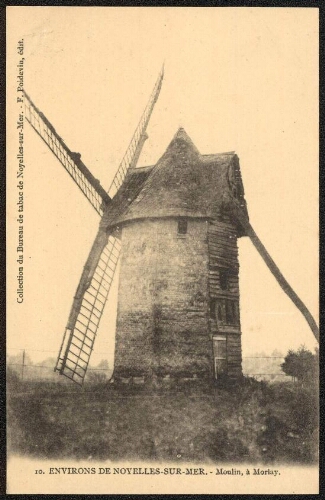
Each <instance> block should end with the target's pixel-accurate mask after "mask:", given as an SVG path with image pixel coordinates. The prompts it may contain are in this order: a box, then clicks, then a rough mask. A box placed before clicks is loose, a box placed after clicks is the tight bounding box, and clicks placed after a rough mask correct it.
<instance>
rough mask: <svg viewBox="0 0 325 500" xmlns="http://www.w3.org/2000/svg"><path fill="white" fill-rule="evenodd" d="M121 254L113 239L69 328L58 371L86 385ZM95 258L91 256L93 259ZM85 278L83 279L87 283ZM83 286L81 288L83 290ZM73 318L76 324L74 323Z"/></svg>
mask: <svg viewBox="0 0 325 500" xmlns="http://www.w3.org/2000/svg"><path fill="white" fill-rule="evenodd" d="M119 253H120V241H119V240H118V239H117V238H115V237H113V236H109V238H108V243H107V244H106V246H105V247H104V249H103V250H102V251H101V253H100V256H99V258H98V261H97V264H96V263H95V269H94V272H93V274H92V276H90V277H89V280H88V282H86V285H85V286H84V284H83V283H80V285H81V286H82V287H83V289H84V291H83V293H82V296H81V298H79V297H78V293H77V294H76V297H75V302H74V305H73V308H72V312H71V315H70V319H69V322H68V325H67V327H66V330H65V333H64V337H63V341H62V344H61V349H60V352H59V356H58V360H57V364H56V367H55V371H59V372H60V374H62V375H65V376H66V377H67V378H69V379H71V380H73V381H74V382H76V383H77V384H79V385H82V384H83V382H84V378H85V375H86V371H87V368H88V364H89V360H90V356H91V353H92V351H93V345H94V342H95V339H96V335H97V330H98V326H99V323H100V319H101V317H102V313H103V310H104V307H105V304H106V300H107V296H108V293H109V290H110V287H111V284H112V281H113V277H114V273H115V269H116V266H117V262H118V258H119ZM89 257H91V254H90V256H89ZM84 278H85V275H84V276H82V280H84ZM80 285H79V287H80ZM71 317H72V322H71Z"/></svg>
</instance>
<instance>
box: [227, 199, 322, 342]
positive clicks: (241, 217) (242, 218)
mask: <svg viewBox="0 0 325 500" xmlns="http://www.w3.org/2000/svg"><path fill="white" fill-rule="evenodd" d="M233 208H234V210H235V217H236V218H237V220H238V221H239V223H240V224H241V226H242V227H243V228H244V229H245V231H246V234H247V236H249V237H250V239H251V241H252V243H253V245H254V246H255V248H256V249H257V251H258V252H259V254H260V255H261V257H262V259H263V260H264V262H265V264H266V265H267V267H268V268H269V269H270V271H271V273H272V274H273V276H274V277H275V279H276V280H277V282H278V283H279V285H280V287H281V288H282V290H283V291H284V292H285V293H286V294H287V295H288V297H290V299H291V300H292V302H293V303H294V304H295V306H296V307H297V308H298V309H299V311H300V312H301V314H302V315H303V316H304V318H305V319H306V321H307V323H308V325H309V327H310V329H311V331H312V332H313V334H314V336H315V339H316V340H317V342H319V329H318V326H317V324H316V321H315V320H314V318H313V316H312V315H311V313H310V312H309V310H308V308H307V307H306V306H305V304H304V303H303V301H302V300H301V299H300V298H299V297H298V295H297V294H296V292H295V291H294V290H293V289H292V288H291V286H290V285H289V283H288V282H287V280H286V279H285V277H284V276H283V274H282V273H281V271H280V269H279V268H278V266H277V265H276V264H275V262H274V260H273V259H272V257H271V256H270V254H269V253H268V251H267V250H266V248H265V247H264V245H263V243H262V242H261V240H260V239H259V237H258V236H257V234H256V233H255V231H254V229H253V228H252V226H251V224H250V222H249V220H248V217H247V215H246V214H245V212H244V211H243V209H242V208H241V207H240V206H239V205H238V203H236V201H234V204H233Z"/></svg>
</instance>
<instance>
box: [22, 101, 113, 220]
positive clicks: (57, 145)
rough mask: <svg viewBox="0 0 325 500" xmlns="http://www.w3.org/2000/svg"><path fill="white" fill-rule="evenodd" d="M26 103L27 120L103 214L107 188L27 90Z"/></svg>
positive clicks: (108, 198)
mask: <svg viewBox="0 0 325 500" xmlns="http://www.w3.org/2000/svg"><path fill="white" fill-rule="evenodd" d="M24 104H25V117H26V120H27V121H28V122H29V123H30V125H31V126H32V127H33V129H34V130H35V131H36V132H37V134H38V135H39V136H40V137H41V138H42V139H43V141H44V142H45V143H46V144H47V145H48V147H49V148H50V150H51V151H52V152H53V153H54V155H55V156H56V157H57V158H58V160H59V161H60V162H61V164H62V165H63V166H64V168H65V169H66V171H67V172H68V173H69V174H70V176H71V177H72V178H73V180H74V181H75V182H76V184H77V186H78V187H79V188H80V189H81V191H82V192H83V193H84V195H85V196H86V198H87V199H88V201H89V202H90V203H91V205H92V206H93V207H94V209H95V210H96V212H98V214H99V215H103V212H104V210H103V209H104V206H105V205H106V204H107V203H109V201H110V197H109V196H108V194H107V193H106V191H105V189H104V188H103V187H102V186H101V185H100V183H99V181H98V180H97V179H95V177H94V176H93V175H92V173H91V172H90V171H89V170H88V168H87V167H86V165H84V163H83V162H82V161H81V159H80V155H79V154H78V153H73V152H72V151H70V149H69V148H68V147H67V145H66V144H65V143H64V141H63V140H62V139H61V137H60V136H59V135H58V134H57V132H56V130H55V129H54V127H53V126H52V125H51V123H50V122H49V121H48V119H47V118H46V117H45V116H44V114H43V113H42V112H41V111H40V110H39V109H38V108H37V107H36V106H35V104H34V103H33V101H32V100H31V98H30V97H29V96H28V95H27V94H26V92H24Z"/></svg>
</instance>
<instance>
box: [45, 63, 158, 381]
mask: <svg viewBox="0 0 325 500" xmlns="http://www.w3.org/2000/svg"><path fill="white" fill-rule="evenodd" d="M163 74H164V70H163V69H162V70H161V72H160V74H159V76H158V80H157V82H156V84H155V87H154V89H153V92H152V94H151V96H150V99H149V102H148V104H147V106H146V108H145V110H144V113H143V115H142V117H141V119H140V122H139V125H138V127H137V129H136V131H135V133H134V135H133V137H132V140H131V142H130V145H129V147H128V149H127V151H126V153H125V155H124V157H123V160H122V162H121V163H120V166H119V168H118V170H117V173H116V175H115V177H114V180H113V183H112V186H111V187H113V189H115V190H118V189H119V188H120V187H121V185H122V184H123V181H124V179H125V177H126V174H127V171H128V170H129V168H134V167H135V166H136V163H137V161H138V159H139V156H140V153H141V150H142V147H143V144H144V142H145V140H146V138H147V135H146V128H147V126H148V123H149V120H150V116H151V114H152V111H153V108H154V105H155V103H156V101H157V99H158V96H159V92H160V89H161V85H162V80H163ZM107 197H108V199H109V200H110V197H109V196H108V195H107ZM109 209H110V208H109V205H106V211H105V215H108V214H109ZM103 220H104V219H103ZM119 254H120V241H119V239H118V238H116V237H115V236H113V235H112V234H111V235H108V234H107V232H106V228H105V227H104V224H103V223H101V224H100V228H99V231H98V233H97V236H96V238H95V241H94V243H93V246H92V248H91V251H90V253H89V256H88V259H87V262H86V264H85V267H84V270H83V273H82V275H81V278H80V282H79V286H78V288H77V292H76V295H75V297H74V300H73V304H72V308H71V312H70V316H69V319H68V324H67V327H66V329H65V332H64V336H63V341H62V344H61V348H60V352H59V356H58V359H57V363H56V366H55V368H54V370H55V371H58V372H59V373H60V374H61V375H65V376H66V377H68V378H70V379H71V380H73V381H74V382H76V383H77V384H80V385H82V384H83V382H84V379H85V376H86V372H87V368H88V364H89V360H90V356H91V353H92V350H93V346H94V342H95V339H96V335H97V331H98V327H99V322H100V319H101V316H102V313H103V310H104V307H105V304H106V300H107V297H108V293H109V290H110V287H111V284H112V281H113V277H114V273H115V269H116V266H117V262H118V258H119Z"/></svg>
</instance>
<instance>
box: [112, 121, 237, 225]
mask: <svg viewBox="0 0 325 500" xmlns="http://www.w3.org/2000/svg"><path fill="white" fill-rule="evenodd" d="M232 179H234V180H235V183H236V186H237V191H238V193H239V195H240V196H241V198H242V203H243V205H245V200H244V198H243V195H244V190H243V186H242V182H241V175H240V169H239V160H238V156H237V155H236V154H235V153H234V152H230V153H219V154H213V155H201V154H200V153H199V151H198V149H197V148H196V146H195V145H194V144H193V142H192V140H191V139H190V137H189V136H188V135H187V133H186V132H185V130H184V129H183V128H180V129H179V130H178V131H177V133H176V135H175V136H174V138H173V139H172V141H171V143H170V144H169V146H168V148H167V149H166V151H165V153H164V154H163V156H162V157H161V158H160V159H159V160H158V162H157V163H156V165H154V166H153V167H145V168H136V169H133V170H131V171H129V173H128V175H127V177H126V179H125V181H124V184H123V185H122V187H121V188H120V190H119V191H118V193H117V194H116V195H115V197H114V198H113V200H112V203H111V205H110V207H109V210H108V213H107V215H105V216H104V218H103V222H102V223H103V224H104V225H105V226H106V227H109V226H115V225H121V224H123V223H125V222H128V221H132V220H135V219H144V218H149V217H150V218H154V217H171V216H173V217H175V216H177V217H181V216H184V217H200V218H202V217H203V218H211V217H212V218H215V217H218V216H220V213H221V209H222V206H224V204H225V203H227V202H229V201H230V200H231V199H232V195H231V186H230V181H231V180H232Z"/></svg>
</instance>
